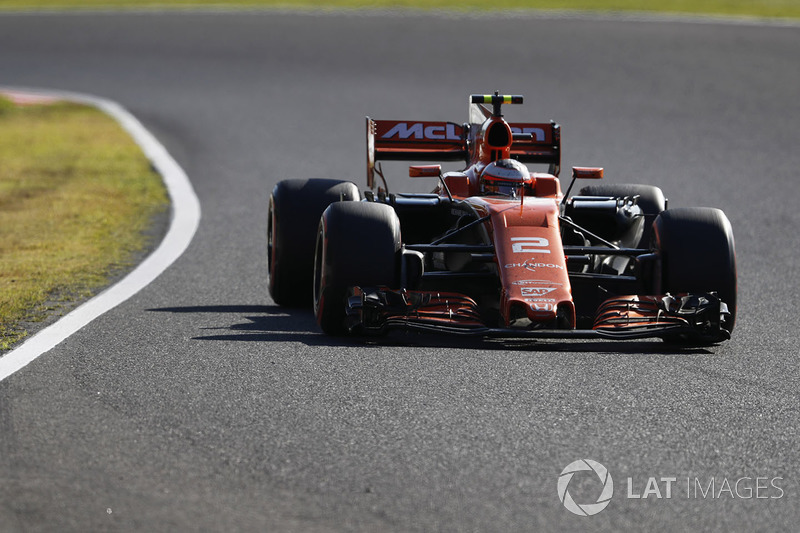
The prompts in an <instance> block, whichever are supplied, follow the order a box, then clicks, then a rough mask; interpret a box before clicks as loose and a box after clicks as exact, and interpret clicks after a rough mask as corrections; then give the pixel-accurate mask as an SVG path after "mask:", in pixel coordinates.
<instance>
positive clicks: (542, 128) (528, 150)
mask: <svg viewBox="0 0 800 533" xmlns="http://www.w3.org/2000/svg"><path fill="white" fill-rule="evenodd" d="M509 126H511V133H512V134H513V136H514V142H513V143H512V144H511V157H513V158H514V159H517V160H519V161H522V162H523V163H537V164H544V165H550V170H549V172H550V174H553V175H554V176H558V174H559V171H560V170H561V126H559V125H558V124H557V123H555V122H550V123H545V124H539V123H521V122H512V123H510V124H509Z"/></svg>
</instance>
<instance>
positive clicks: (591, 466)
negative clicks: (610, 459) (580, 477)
mask: <svg viewBox="0 0 800 533" xmlns="http://www.w3.org/2000/svg"><path fill="white" fill-rule="evenodd" d="M585 470H591V471H592V472H594V473H595V474H597V477H598V478H599V479H600V482H601V483H602V484H603V491H602V492H601V493H600V497H599V498H597V501H596V502H595V503H581V504H579V503H577V502H576V501H575V500H573V499H572V495H570V493H569V482H570V481H572V476H574V475H575V472H581V471H585ZM613 495H614V480H613V479H611V474H609V473H608V469H607V468H606V467H605V466H603V465H601V464H600V463H598V462H597V461H592V460H591V459H579V460H577V461H575V462H573V463H570V464H568V465H567V466H566V468H564V470H562V471H561V475H560V476H559V477H558V499H559V500H561V503H563V504H564V507H566V508H567V510H568V511H569V512H571V513H574V514H576V515H579V516H592V515H596V514H597V513H599V512H600V511H602V510H603V509H605V508H606V507H607V506H608V504H609V502H611V497H612V496H613Z"/></svg>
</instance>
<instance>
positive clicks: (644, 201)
mask: <svg viewBox="0 0 800 533" xmlns="http://www.w3.org/2000/svg"><path fill="white" fill-rule="evenodd" d="M580 194H581V196H614V197H626V196H638V197H639V199H638V200H637V202H636V205H638V206H639V207H640V208H641V209H642V212H643V213H644V215H645V224H644V233H643V235H642V237H641V239H639V242H636V243H632V246H634V247H636V248H647V246H648V245H649V244H650V241H651V240H652V233H653V231H652V224H653V221H654V220H655V218H656V216H658V215H659V213H661V212H662V211H664V210H665V209H666V208H667V200H666V198H665V197H664V193H663V191H662V190H661V189H660V188H659V187H655V186H653V185H640V184H634V183H602V184H598V185H589V186H587V187H583V188H582V189H581V191H580Z"/></svg>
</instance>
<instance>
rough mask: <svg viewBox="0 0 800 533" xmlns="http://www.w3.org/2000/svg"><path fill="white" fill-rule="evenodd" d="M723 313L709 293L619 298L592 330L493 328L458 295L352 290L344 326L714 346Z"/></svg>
mask: <svg viewBox="0 0 800 533" xmlns="http://www.w3.org/2000/svg"><path fill="white" fill-rule="evenodd" d="M728 315H729V313H728V307H727V305H726V304H725V303H724V302H722V301H721V300H720V299H719V298H718V297H717V296H716V294H714V293H708V294H679V295H676V296H672V295H670V294H666V295H659V296H642V295H631V296H619V297H614V298H610V299H608V300H606V301H605V302H603V304H602V305H600V307H599V308H598V311H597V313H596V318H595V322H594V325H593V326H592V329H584V330H578V329H543V328H542V329H539V328H536V327H535V325H534V326H533V327H529V328H525V329H522V328H493V327H489V326H487V325H486V324H485V323H484V321H483V320H482V318H481V312H480V309H479V307H478V305H477V304H476V303H475V301H474V300H472V299H471V298H469V297H467V296H464V295H462V294H458V293H445V292H436V291H408V290H399V291H393V290H389V289H386V288H383V287H364V288H361V287H354V288H353V289H352V291H351V295H350V297H349V298H348V301H347V326H348V328H349V329H350V330H351V331H353V332H358V333H376V334H380V333H384V332H386V331H388V330H391V329H405V330H417V331H429V332H439V333H450V334H459V335H476V336H487V337H525V338H564V339H570V338H572V339H576V338H577V339H618V340H629V339H646V338H662V339H665V340H678V341H681V340H682V341H687V342H692V343H714V342H720V341H724V340H728V339H729V338H730V332H729V331H727V330H725V329H724V328H723V326H722V325H723V323H724V319H725V317H726V316H728Z"/></svg>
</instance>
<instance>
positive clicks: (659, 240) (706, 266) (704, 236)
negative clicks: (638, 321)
mask: <svg viewBox="0 0 800 533" xmlns="http://www.w3.org/2000/svg"><path fill="white" fill-rule="evenodd" d="M653 248H654V249H655V251H656V253H657V254H658V256H659V258H660V264H661V273H660V276H658V277H657V280H656V283H660V287H656V288H655V290H656V291H657V293H660V294H663V293H667V292H669V293H671V294H673V295H675V294H679V293H684V292H686V293H706V292H716V293H717V295H718V296H719V298H720V299H721V300H722V301H723V302H725V303H726V304H727V306H728V311H729V312H730V316H729V317H728V318H726V319H725V321H724V322H723V324H722V327H723V328H725V329H726V330H728V331H729V332H733V326H734V323H735V322H736V297H737V274H736V250H735V247H734V241H733V231H732V229H731V224H730V221H728V217H727V216H725V213H723V212H722V211H721V210H719V209H714V208H710V207H687V208H678V209H669V210H667V211H664V212H663V213H661V214H660V215H659V216H658V218H656V221H655V222H654V224H653Z"/></svg>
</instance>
